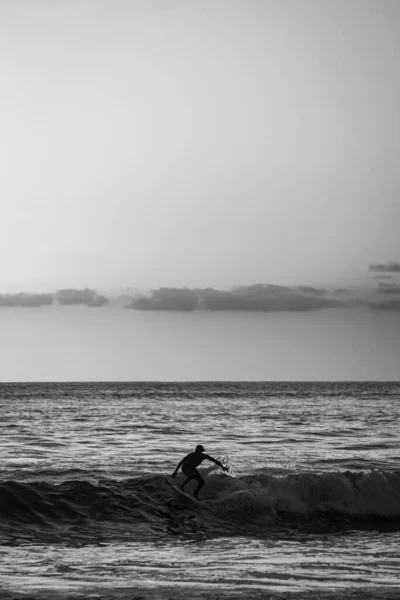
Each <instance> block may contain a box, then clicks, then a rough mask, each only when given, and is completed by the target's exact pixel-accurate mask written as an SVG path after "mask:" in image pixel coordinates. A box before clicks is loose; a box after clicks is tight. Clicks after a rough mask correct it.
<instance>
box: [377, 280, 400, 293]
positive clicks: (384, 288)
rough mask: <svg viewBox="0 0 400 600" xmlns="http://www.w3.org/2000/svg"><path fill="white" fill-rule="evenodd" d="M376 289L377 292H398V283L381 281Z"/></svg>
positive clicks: (399, 288) (399, 289) (399, 285)
mask: <svg viewBox="0 0 400 600" xmlns="http://www.w3.org/2000/svg"><path fill="white" fill-rule="evenodd" d="M376 291H377V292H378V294H400V284H397V283H383V282H381V283H380V284H379V285H378V287H377V288H376Z"/></svg>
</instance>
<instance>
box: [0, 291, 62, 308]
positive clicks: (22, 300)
mask: <svg viewBox="0 0 400 600" xmlns="http://www.w3.org/2000/svg"><path fill="white" fill-rule="evenodd" d="M49 304H53V294H26V293H24V292H19V293H18V294H0V306H29V307H36V306H48V305H49Z"/></svg>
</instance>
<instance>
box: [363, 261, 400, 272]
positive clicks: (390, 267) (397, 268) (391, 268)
mask: <svg viewBox="0 0 400 600" xmlns="http://www.w3.org/2000/svg"><path fill="white" fill-rule="evenodd" d="M369 270H370V271H379V272H382V273H400V262H397V261H392V262H388V263H384V264H374V265H369Z"/></svg>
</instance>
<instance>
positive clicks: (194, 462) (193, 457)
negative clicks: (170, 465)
mask: <svg viewBox="0 0 400 600" xmlns="http://www.w3.org/2000/svg"><path fill="white" fill-rule="evenodd" d="M206 458H208V456H207V454H203V453H202V452H191V453H190V454H188V455H187V456H186V457H185V458H184V461H183V465H185V466H187V467H190V468H191V469H195V468H196V467H198V466H199V465H201V463H202V462H203V460H205V459H206ZM183 465H182V467H183Z"/></svg>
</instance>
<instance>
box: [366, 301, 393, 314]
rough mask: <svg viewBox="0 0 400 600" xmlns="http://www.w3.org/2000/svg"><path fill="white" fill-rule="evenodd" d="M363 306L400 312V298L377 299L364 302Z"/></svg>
mask: <svg viewBox="0 0 400 600" xmlns="http://www.w3.org/2000/svg"><path fill="white" fill-rule="evenodd" d="M362 304H363V306H366V307H367V308H370V309H372V310H384V311H388V310H389V311H394V312H396V311H398V312H400V298H391V299H390V300H386V299H385V300H375V301H370V302H363V303H362Z"/></svg>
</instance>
